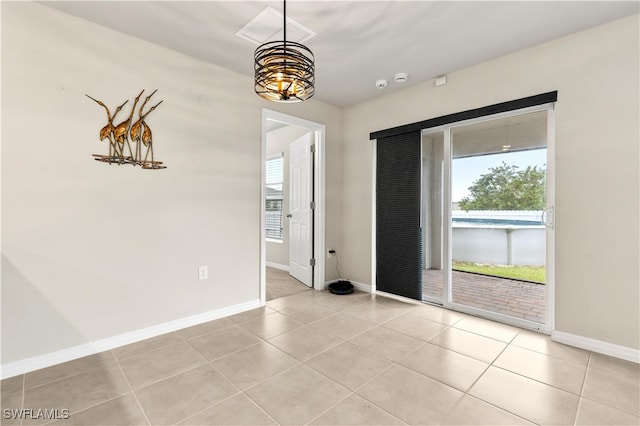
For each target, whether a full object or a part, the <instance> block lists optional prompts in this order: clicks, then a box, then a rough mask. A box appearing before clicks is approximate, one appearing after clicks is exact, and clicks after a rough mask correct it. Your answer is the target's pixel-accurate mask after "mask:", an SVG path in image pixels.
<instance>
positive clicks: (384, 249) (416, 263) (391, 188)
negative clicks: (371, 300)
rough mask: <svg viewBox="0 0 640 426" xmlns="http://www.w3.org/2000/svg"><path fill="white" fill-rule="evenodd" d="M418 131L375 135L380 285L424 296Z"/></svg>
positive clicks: (386, 289)
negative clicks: (378, 137) (377, 137)
mask: <svg viewBox="0 0 640 426" xmlns="http://www.w3.org/2000/svg"><path fill="white" fill-rule="evenodd" d="M420 140H421V137H420V131H414V132H411V133H404V134H401V135H396V136H391V137H384V138H380V139H378V140H377V152H376V258H377V260H376V288H377V289H378V290H380V291H384V292H388V293H393V294H396V295H398V296H404V297H409V298H412V299H417V300H422V271H421V256H420V252H421V237H420V234H421V233H420V191H421V178H420V176H421V172H420V169H421V161H422V156H421V142H420Z"/></svg>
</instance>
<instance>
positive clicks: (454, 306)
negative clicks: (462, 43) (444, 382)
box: [371, 102, 555, 334]
mask: <svg viewBox="0 0 640 426" xmlns="http://www.w3.org/2000/svg"><path fill="white" fill-rule="evenodd" d="M539 111H547V170H546V173H547V176H546V179H547V199H546V203H547V208H550V209H551V211H550V213H551V222H552V223H554V222H555V217H554V216H555V215H554V209H555V102H548V103H543V104H539V105H534V106H529V107H524V108H517V109H513V110H509V111H506V112H500V113H496V114H489V115H483V116H481V117H477V118H472V119H467V120H460V121H456V122H451V123H448V124H444V125H439V126H434V127H427V128H424V129H422V131H421V132H422V136H423V137H424V135H425V134H430V133H436V132H443V133H444V145H445V146H444V158H445V159H446V158H450V157H451V153H450V150H451V130H452V129H453V128H455V127H461V126H465V125H469V124H476V123H480V122H483V121H490V120H498V119H501V118H506V117H512V116H516V115H522V114H527V113H532V112H539ZM376 145H377V139H372V144H371V147H372V150H373V152H372V158H373V162H372V181H373V184H372V197H371V198H372V202H371V211H372V216H371V241H372V248H371V277H372V279H371V281H372V282H371V291H372V293H381V292H379V291H377V290H376V262H377V255H376V249H375V247H376V226H377V225H376V161H377V159H376V151H377V150H376ZM443 183H444V184H446V185H449V186H450V185H451V163H450V162H448V161H444V164H443ZM443 196H444V197H443V205H445V206H448V208H443V218H442V220H443V223H448V224H449V226H447V229H444V230H443V236H444V237H445V238H444V241H443V248H442V250H443V253H444V256H445V258H444V261H445V264H446V265H447V270H446V271H445V282H444V283H443V285H444V291H447V292H448V297H446V298H444V299H443V300H442V306H443V307H444V308H447V309H451V310H455V311H459V312H463V313H468V314H471V315H475V316H481V317H484V318H487V319H490V320H493V321H498V322H501V323H505V324H510V325H514V326H518V327H522V328H527V329H532V330H539V331H542V332H544V333H548V334H549V333H551V332H552V331H553V330H554V327H555V291H554V289H555V227H554V226H551V227H548V228H547V232H546V261H547V264H546V267H547V271H546V274H547V275H546V284H545V290H546V321H545V324H539V323H536V322H534V321H529V320H525V319H521V318H516V317H511V316H508V315H504V314H499V313H496V312H491V311H488V310H484V309H479V308H474V307H472V306H467V305H462V304H460V303H454V302H448V301H447V300H452V286H451V282H452V281H451V280H452V277H451V268H450V265H451V257H452V246H451V244H450V242H451V238H452V231H451V226H450V223H451V188H449V189H447V190H445V191H444V194H443ZM421 219H422V218H421ZM444 291H443V296H444ZM385 295H386V294H385ZM396 298H398V296H396ZM402 299H404V298H402ZM423 299H424V297H423ZM407 300H411V299H407ZM424 303H436V302H430V301H427V302H424ZM437 304H438V305H439V303H437Z"/></svg>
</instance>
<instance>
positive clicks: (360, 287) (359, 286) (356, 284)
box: [351, 281, 371, 293]
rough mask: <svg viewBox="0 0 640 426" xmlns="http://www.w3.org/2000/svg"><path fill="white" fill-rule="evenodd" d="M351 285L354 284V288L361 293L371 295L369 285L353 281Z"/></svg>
mask: <svg viewBox="0 0 640 426" xmlns="http://www.w3.org/2000/svg"><path fill="white" fill-rule="evenodd" d="M351 284H353V287H354V288H356V289H358V290H360V291H364V292H365V293H371V286H370V285H369V284H363V283H359V282H357V281H351Z"/></svg>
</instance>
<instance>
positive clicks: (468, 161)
mask: <svg viewBox="0 0 640 426" xmlns="http://www.w3.org/2000/svg"><path fill="white" fill-rule="evenodd" d="M503 161H504V162H505V163H507V164H508V165H511V164H515V165H516V166H519V167H520V170H522V169H524V168H526V167H527V166H536V165H537V166H538V167H544V166H545V164H547V150H546V149H536V150H531V151H519V152H507V153H504V154H494V155H482V156H477V157H466V158H458V159H454V160H453V167H452V170H451V188H452V190H451V200H452V201H453V202H457V201H460V200H461V199H462V198H463V197H465V196H468V195H469V190H468V188H469V187H470V186H471V185H472V184H473V182H474V181H475V180H476V179H478V178H479V177H480V176H481V175H483V174H485V173H487V172H488V171H489V168H491V167H495V166H499V165H500V164H502V162H503Z"/></svg>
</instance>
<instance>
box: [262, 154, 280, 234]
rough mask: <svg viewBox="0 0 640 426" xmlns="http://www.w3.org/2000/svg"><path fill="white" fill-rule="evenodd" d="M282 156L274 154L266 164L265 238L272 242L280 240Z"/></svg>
mask: <svg viewBox="0 0 640 426" xmlns="http://www.w3.org/2000/svg"><path fill="white" fill-rule="evenodd" d="M283 160H284V158H283V154H282V153H279V154H274V155H270V156H269V157H267V163H266V170H267V176H266V188H265V194H266V197H265V199H266V205H265V210H266V212H265V217H266V230H267V233H266V237H267V238H270V239H274V240H282V238H283V228H284V217H283V212H282V209H283V196H282V195H283V194H282V192H283V185H282V184H283V181H284V176H283V175H284V173H283Z"/></svg>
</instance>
